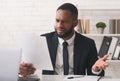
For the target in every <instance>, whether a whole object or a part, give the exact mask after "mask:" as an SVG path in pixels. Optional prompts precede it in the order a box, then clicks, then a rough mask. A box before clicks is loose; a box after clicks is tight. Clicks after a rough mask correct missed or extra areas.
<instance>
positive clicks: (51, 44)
mask: <svg viewBox="0 0 120 81" xmlns="http://www.w3.org/2000/svg"><path fill="white" fill-rule="evenodd" d="M47 39H48V41H47V42H48V48H49V51H50V57H51V61H52V64H53V68H55V62H56V54H57V47H58V38H57V36H56V34H54V35H53V36H52V37H49V38H47Z"/></svg>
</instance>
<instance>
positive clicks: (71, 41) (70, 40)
mask: <svg viewBox="0 0 120 81" xmlns="http://www.w3.org/2000/svg"><path fill="white" fill-rule="evenodd" d="M74 39H75V33H74V34H73V36H72V37H71V38H70V39H68V40H66V42H67V43H68V45H72V44H73V43H74ZM58 41H59V44H60V45H62V44H63V42H64V40H63V39H62V38H60V37H58Z"/></svg>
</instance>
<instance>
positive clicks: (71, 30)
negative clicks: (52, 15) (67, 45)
mask: <svg viewBox="0 0 120 81" xmlns="http://www.w3.org/2000/svg"><path fill="white" fill-rule="evenodd" d="M73 30H74V29H73V28H70V29H69V30H68V31H66V30H64V34H62V35H60V34H58V33H57V30H56V28H55V33H56V34H57V36H58V37H60V38H66V37H68V36H70V35H71V34H72V33H73Z"/></svg>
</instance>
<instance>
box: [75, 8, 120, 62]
mask: <svg viewBox="0 0 120 81" xmlns="http://www.w3.org/2000/svg"><path fill="white" fill-rule="evenodd" d="M78 11H79V15H78V22H79V23H78V26H77V31H78V32H79V33H81V34H83V35H85V36H87V37H89V38H92V39H94V40H95V43H96V47H97V51H98V52H99V50H100V48H101V44H102V40H103V38H104V37H105V36H107V37H112V38H114V37H115V38H117V39H118V41H117V44H116V47H117V46H118V44H119V43H120V23H119V22H120V9H78ZM100 21H102V22H105V23H106V28H105V29H104V33H103V34H98V32H97V28H96V23H97V22H100ZM80 22H82V23H80ZM80 27H81V28H80ZM116 47H115V49H116ZM114 52H115V51H114ZM119 59H120V58H119ZM115 60H118V59H115ZM118 61H120V60H118Z"/></svg>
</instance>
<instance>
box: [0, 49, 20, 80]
mask: <svg viewBox="0 0 120 81" xmlns="http://www.w3.org/2000/svg"><path fill="white" fill-rule="evenodd" d="M21 52H22V50H21V49H20V48H16V47H0V81H17V80H18V73H19V64H20V59H21Z"/></svg>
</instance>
